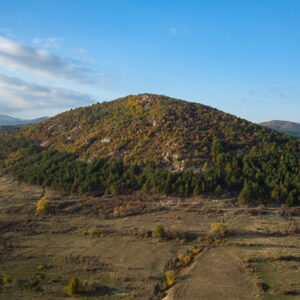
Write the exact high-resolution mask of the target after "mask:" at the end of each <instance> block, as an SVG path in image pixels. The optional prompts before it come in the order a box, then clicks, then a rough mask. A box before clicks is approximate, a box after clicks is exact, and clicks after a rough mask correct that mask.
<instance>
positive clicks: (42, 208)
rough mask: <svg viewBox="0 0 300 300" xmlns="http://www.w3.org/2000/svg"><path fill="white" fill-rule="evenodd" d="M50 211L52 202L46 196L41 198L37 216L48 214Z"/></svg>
mask: <svg viewBox="0 0 300 300" xmlns="http://www.w3.org/2000/svg"><path fill="white" fill-rule="evenodd" d="M49 213H50V202H49V200H47V198H46V197H43V198H41V199H40V200H39V201H38V203H37V207H36V212H35V214H36V216H39V215H47V214H49Z"/></svg>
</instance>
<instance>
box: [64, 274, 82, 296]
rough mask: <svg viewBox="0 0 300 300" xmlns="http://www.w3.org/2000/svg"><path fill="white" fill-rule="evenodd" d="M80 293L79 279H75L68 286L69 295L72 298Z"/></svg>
mask: <svg viewBox="0 0 300 300" xmlns="http://www.w3.org/2000/svg"><path fill="white" fill-rule="evenodd" d="M78 292H79V279H78V278H76V277H73V278H72V279H71V280H70V282H69V284H68V286H67V293H68V295H70V296H72V295H75V294H78Z"/></svg>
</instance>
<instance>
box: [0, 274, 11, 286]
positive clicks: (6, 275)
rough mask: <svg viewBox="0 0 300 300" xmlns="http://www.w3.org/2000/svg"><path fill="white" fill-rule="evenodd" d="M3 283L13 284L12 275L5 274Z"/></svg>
mask: <svg viewBox="0 0 300 300" xmlns="http://www.w3.org/2000/svg"><path fill="white" fill-rule="evenodd" d="M2 282H3V283H4V284H7V283H11V282H12V276H11V275H10V274H4V275H3V277H2Z"/></svg>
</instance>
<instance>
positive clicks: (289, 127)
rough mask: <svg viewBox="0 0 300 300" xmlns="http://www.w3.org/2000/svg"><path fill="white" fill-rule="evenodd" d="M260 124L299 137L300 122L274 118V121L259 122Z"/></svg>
mask: <svg viewBox="0 0 300 300" xmlns="http://www.w3.org/2000/svg"><path fill="white" fill-rule="evenodd" d="M261 125H263V126H266V127H268V128H271V129H274V130H277V131H280V132H283V133H286V134H290V135H294V136H296V137H300V124H298V123H295V122H289V121H279V120H274V121H268V122H263V123H261Z"/></svg>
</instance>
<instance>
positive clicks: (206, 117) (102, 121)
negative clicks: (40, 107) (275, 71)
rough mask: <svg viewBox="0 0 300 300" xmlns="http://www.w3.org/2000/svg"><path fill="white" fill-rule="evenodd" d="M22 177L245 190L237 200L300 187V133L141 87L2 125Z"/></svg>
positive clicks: (7, 154)
mask: <svg viewBox="0 0 300 300" xmlns="http://www.w3.org/2000/svg"><path fill="white" fill-rule="evenodd" d="M0 146H1V147H0V150H1V155H2V158H3V165H4V166H6V167H7V168H9V169H10V170H11V172H12V173H13V174H14V175H15V176H16V177H17V178H19V179H25V180H27V181H29V182H37V183H40V184H44V185H51V186H52V187H55V188H63V189H65V190H67V191H92V190H102V191H104V190H105V192H108V193H118V192H120V191H128V190H132V189H143V190H144V191H146V192H149V191H151V190H153V189H154V190H155V191H159V192H162V193H173V192H175V193H180V194H186V195H189V194H191V193H194V194H199V193H207V192H214V193H217V194H218V193H221V192H222V191H223V190H226V189H229V190H235V191H237V190H239V191H241V195H240V200H241V201H250V202H251V201H258V200H259V201H262V200H264V201H268V199H273V200H275V201H288V202H289V203H294V202H296V201H298V198H299V196H300V193H299V191H300V187H299V184H300V175H299V174H300V171H299V166H300V163H299V162H300V160H299V152H300V151H299V149H300V143H299V140H297V139H296V138H293V137H290V136H285V135H282V134H280V133H278V132H276V131H273V130H270V129H267V128H264V127H262V126H259V125H255V124H253V123H250V122H247V121H245V120H242V119H239V118H237V117H235V116H232V115H229V114H226V113H223V112H221V111H218V110H216V109H214V108H211V107H208V106H204V105H201V104H197V103H191V102H187V101H183V100H177V99H172V98H169V97H166V96H159V95H151V94H143V95H136V96H129V97H125V98H121V99H117V100H115V101H111V102H108V103H101V104H95V105H92V106H88V107H83V108H78V109H75V110H71V111H68V112H65V113H62V114H59V115H57V116H55V117H53V118H50V119H48V120H46V121H44V122H42V123H39V124H36V125H33V126H31V127H28V128H24V129H23V130H22V131H21V132H18V133H12V134H9V133H7V134H6V135H3V137H2V139H1V145H0Z"/></svg>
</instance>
